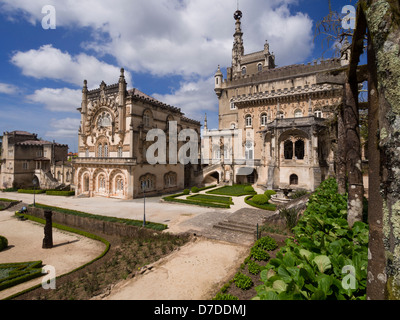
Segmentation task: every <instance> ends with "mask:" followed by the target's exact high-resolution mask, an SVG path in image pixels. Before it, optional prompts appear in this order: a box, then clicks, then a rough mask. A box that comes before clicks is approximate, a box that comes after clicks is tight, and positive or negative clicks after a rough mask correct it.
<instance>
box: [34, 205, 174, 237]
mask: <svg viewBox="0 0 400 320" xmlns="http://www.w3.org/2000/svg"><path fill="white" fill-rule="evenodd" d="M36 207H37V208H42V209H45V210H51V211H56V212H60V213H65V214H70V215H75V216H79V217H86V218H91V219H97V220H102V221H108V222H117V223H123V224H126V225H128V226H136V227H142V226H143V221H139V220H130V219H121V218H116V217H107V216H100V215H95V214H90V213H86V212H82V211H75V210H70V209H65V208H59V207H54V206H48V205H44V204H40V203H36ZM146 228H148V229H153V230H157V231H163V230H165V229H167V228H168V226H167V225H165V224H161V223H155V222H147V221H146Z"/></svg>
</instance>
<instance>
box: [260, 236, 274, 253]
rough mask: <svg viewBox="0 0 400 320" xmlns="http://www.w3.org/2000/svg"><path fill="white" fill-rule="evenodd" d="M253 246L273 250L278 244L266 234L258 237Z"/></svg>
mask: <svg viewBox="0 0 400 320" xmlns="http://www.w3.org/2000/svg"><path fill="white" fill-rule="evenodd" d="M255 246H257V247H260V248H262V249H263V250H266V251H273V250H275V249H276V248H277V247H278V244H277V243H276V241H275V239H273V238H271V237H268V236H266V237H262V238H260V239H258V240H257V241H256V243H255Z"/></svg>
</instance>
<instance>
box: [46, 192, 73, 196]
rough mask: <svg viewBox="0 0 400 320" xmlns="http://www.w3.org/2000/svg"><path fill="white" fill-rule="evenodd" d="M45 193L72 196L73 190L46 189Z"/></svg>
mask: <svg viewBox="0 0 400 320" xmlns="http://www.w3.org/2000/svg"><path fill="white" fill-rule="evenodd" d="M46 195H48V196H62V197H72V196H74V195H75V191H53V190H47V191H46Z"/></svg>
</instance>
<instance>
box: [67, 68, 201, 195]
mask: <svg viewBox="0 0 400 320" xmlns="http://www.w3.org/2000/svg"><path fill="white" fill-rule="evenodd" d="M82 92H83V96H82V106H81V108H79V109H78V110H79V112H80V113H81V127H80V129H79V156H78V158H77V159H75V160H74V168H75V191H76V195H77V196H89V197H93V196H104V197H115V198H120V199H132V198H137V197H142V196H143V192H144V191H145V192H146V194H149V195H156V194H162V193H168V192H173V191H176V190H182V189H183V188H184V187H185V185H186V184H187V183H188V181H190V179H191V174H193V172H192V171H191V170H188V169H186V170H185V166H184V165H183V164H181V163H178V164H169V162H167V163H166V164H155V165H151V164H149V161H148V159H147V158H146V153H147V149H148V148H149V147H150V146H151V145H152V144H154V141H150V142H149V141H147V139H146V137H147V133H148V132H149V131H150V130H152V129H161V130H162V131H164V132H165V134H166V136H169V126H170V124H171V123H174V124H176V126H177V133H179V132H180V131H181V130H183V129H193V130H196V131H197V132H199V133H200V123H199V122H197V121H194V120H191V119H188V118H186V117H185V116H184V114H183V113H182V112H181V110H180V109H178V108H175V107H172V106H168V105H166V104H164V103H162V102H160V101H157V100H155V99H153V98H152V97H150V96H148V95H146V94H144V93H143V92H140V91H139V90H137V89H131V90H127V84H126V82H125V76H124V70H123V69H121V75H120V78H119V82H118V83H117V84H114V85H109V86H108V85H106V84H105V83H104V82H102V83H101V85H100V88H98V89H96V90H92V91H89V90H88V88H87V82H86V81H85V82H84V86H83V90H82ZM167 143H168V138H167Z"/></svg>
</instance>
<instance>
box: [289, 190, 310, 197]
mask: <svg viewBox="0 0 400 320" xmlns="http://www.w3.org/2000/svg"><path fill="white" fill-rule="evenodd" d="M306 194H308V191H307V190H296V191H295V192H293V193H292V194H291V195H290V199H298V198H301V197H302V196H305V195H306Z"/></svg>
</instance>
